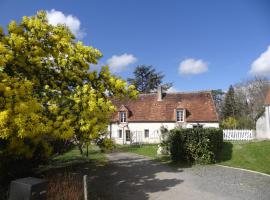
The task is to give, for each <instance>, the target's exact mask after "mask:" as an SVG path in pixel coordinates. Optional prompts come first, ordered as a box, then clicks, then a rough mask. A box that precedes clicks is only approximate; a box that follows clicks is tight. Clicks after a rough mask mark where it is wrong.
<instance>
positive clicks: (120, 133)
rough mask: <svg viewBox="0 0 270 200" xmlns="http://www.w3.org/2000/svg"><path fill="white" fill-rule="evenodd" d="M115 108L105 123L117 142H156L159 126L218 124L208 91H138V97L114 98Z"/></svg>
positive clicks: (205, 125)
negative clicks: (150, 92)
mask: <svg viewBox="0 0 270 200" xmlns="http://www.w3.org/2000/svg"><path fill="white" fill-rule="evenodd" d="M113 103H114V104H115V106H116V107H117V112H115V113H114V115H113V116H112V118H111V122H110V125H109V127H108V129H109V133H110V136H111V138H113V139H114V140H115V142H116V143H118V144H130V143H159V142H160V128H161V127H162V126H164V127H165V128H167V129H169V130H170V129H173V128H175V127H182V128H192V127H202V128H208V127H215V128H218V127H219V122H218V116H217V112H216V108H215V105H214V102H213V98H212V94H211V92H210V91H201V92H190V93H162V89H161V87H159V89H158V92H157V93H152V94H141V95H139V96H138V98H137V99H135V100H134V99H125V100H117V99H114V100H113Z"/></svg>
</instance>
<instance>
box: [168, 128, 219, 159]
mask: <svg viewBox="0 0 270 200" xmlns="http://www.w3.org/2000/svg"><path fill="white" fill-rule="evenodd" d="M168 142H169V148H170V153H171V159H172V160H173V161H185V162H188V163H200V164H209V163H214V162H215V160H216V156H217V154H218V152H219V151H220V150H221V148H222V143H223V136H222V129H217V128H193V129H173V130H171V131H170V133H169V140H168Z"/></svg>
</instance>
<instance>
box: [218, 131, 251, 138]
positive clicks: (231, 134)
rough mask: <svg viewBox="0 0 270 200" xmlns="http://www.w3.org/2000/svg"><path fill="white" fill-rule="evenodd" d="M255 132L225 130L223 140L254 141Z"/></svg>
mask: <svg viewBox="0 0 270 200" xmlns="http://www.w3.org/2000/svg"><path fill="white" fill-rule="evenodd" d="M254 138H255V132H254V131H253V130H246V129H245V130H237V129H224V130H223V140H253V139H254Z"/></svg>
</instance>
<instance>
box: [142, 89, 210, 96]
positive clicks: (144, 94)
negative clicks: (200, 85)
mask: <svg viewBox="0 0 270 200" xmlns="http://www.w3.org/2000/svg"><path fill="white" fill-rule="evenodd" d="M164 93H166V94H196V93H211V90H197V91H189V92H164ZM150 95H157V93H156V92H155V93H154V92H153V93H141V94H139V96H150Z"/></svg>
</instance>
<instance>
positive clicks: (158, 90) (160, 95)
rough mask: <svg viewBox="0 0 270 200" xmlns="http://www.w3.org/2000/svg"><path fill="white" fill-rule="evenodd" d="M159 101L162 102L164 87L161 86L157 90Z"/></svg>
mask: <svg viewBox="0 0 270 200" xmlns="http://www.w3.org/2000/svg"><path fill="white" fill-rule="evenodd" d="M157 100H158V101H162V86H161V85H159V86H158V88H157Z"/></svg>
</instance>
